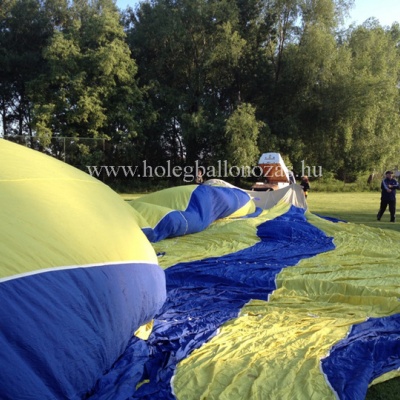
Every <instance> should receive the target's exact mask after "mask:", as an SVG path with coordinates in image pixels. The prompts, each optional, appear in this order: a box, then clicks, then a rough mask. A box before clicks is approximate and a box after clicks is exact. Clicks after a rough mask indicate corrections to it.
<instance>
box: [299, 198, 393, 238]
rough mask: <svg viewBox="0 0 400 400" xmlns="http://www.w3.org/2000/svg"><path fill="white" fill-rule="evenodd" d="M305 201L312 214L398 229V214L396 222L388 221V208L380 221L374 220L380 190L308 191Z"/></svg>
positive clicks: (376, 226) (382, 227) (375, 226)
mask: <svg viewBox="0 0 400 400" xmlns="http://www.w3.org/2000/svg"><path fill="white" fill-rule="evenodd" d="M307 201H308V207H309V210H310V211H311V212H312V213H314V214H319V215H324V216H330V217H335V218H339V219H343V220H345V221H347V222H353V223H356V224H364V225H367V226H370V227H372V228H381V229H391V230H396V231H400V216H399V218H398V222H396V223H391V222H389V220H390V214H389V209H387V210H386V212H385V214H384V215H383V217H382V218H381V220H380V221H377V220H376V214H377V213H378V210H379V203H380V192H362V193H324V192H314V193H312V192H310V194H309V196H308V199H307ZM399 215H400V214H399Z"/></svg>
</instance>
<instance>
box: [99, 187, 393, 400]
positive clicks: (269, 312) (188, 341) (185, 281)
mask: <svg viewBox="0 0 400 400" xmlns="http://www.w3.org/2000/svg"><path fill="white" fill-rule="evenodd" d="M293 190H294V191H296V190H297V189H296V188H293ZM397 236H399V235H397ZM397 236H396V237H395V238H392V237H389V236H387V235H386V234H385V233H384V232H383V231H380V230H375V229H372V228H367V227H363V226H356V225H353V224H347V223H346V224H343V223H333V222H331V221H328V220H325V219H321V218H319V217H316V216H314V215H312V214H311V213H309V212H306V213H305V212H304V209H300V208H297V207H293V206H292V207H290V206H289V205H288V204H287V203H278V204H277V205H276V206H275V207H273V208H272V209H269V210H265V211H263V213H262V214H261V215H259V216H257V217H254V218H249V219H234V220H227V219H224V220H218V221H215V222H214V223H213V224H212V225H211V226H209V227H208V228H207V229H206V230H204V231H202V232H199V233H196V234H193V235H186V236H182V237H174V238H170V239H167V240H162V241H159V242H157V243H154V248H155V250H156V252H157V253H158V254H159V262H160V265H161V266H163V267H164V268H165V272H166V280H167V290H168V296H167V301H166V303H165V304H164V306H163V308H162V310H161V311H160V312H159V313H158V314H157V316H156V318H155V321H154V329H153V332H152V334H151V335H150V337H149V339H148V340H147V341H146V342H144V341H141V340H139V339H137V338H133V339H132V340H131V342H130V344H129V345H128V354H129V357H130V358H129V360H130V361H129V363H128V362H127V361H126V360H124V357H122V358H121V359H120V360H119V363H118V364H117V365H116V366H115V369H114V370H113V371H112V372H110V373H109V374H108V375H105V376H104V377H103V379H102V380H100V381H99V382H98V387H97V388H96V389H97V390H96V393H95V394H94V395H93V397H92V398H93V399H103V398H108V396H110V395H111V393H115V390H116V389H115V388H116V387H117V388H123V395H122V394H121V395H120V396H119V395H116V396H115V397H113V398H115V399H127V398H130V399H135V398H137V399H174V398H178V399H185V400H186V399H200V398H206V399H229V400H231V399H252V398H254V399H277V400H280V399H293V398H296V399H307V400H308V399H311V398H316V399H320V398H326V399H329V398H330V399H334V398H335V397H337V398H340V399H360V400H361V399H364V398H365V393H366V391H367V388H368V384H370V383H373V382H375V381H374V379H375V378H376V377H377V376H381V377H382V379H385V376H387V377H390V376H391V377H392V376H394V375H395V374H396V369H397V368H399V366H400V365H399V354H400V353H399V351H398V350H399V349H398V345H399V340H398V338H399V327H398V316H399V312H400V307H399V304H400V303H399V301H398V297H399V272H398V267H397V265H396V259H397V258H398V256H399V255H400V254H398V252H396V251H395V253H393V251H394V249H395V247H394V243H395V242H396V241H398V240H399V239H400V237H397ZM332 239H334V240H332ZM333 242H334V243H335V245H336V247H335V246H334V244H333ZM382 242H383V243H387V245H388V246H387V248H386V246H382V244H381V243H382ZM371 317H373V319H372V318H371ZM371 321H373V322H371ZM383 327H384V328H383ZM353 332H356V333H353ZM373 348H376V349H377V350H378V351H375V354H374V352H373V351H372V352H371V349H373ZM367 355H368V357H367ZM133 360H135V361H134V362H133ZM366 360H368V362H366ZM128 364H129V366H128ZM364 365H365V369H364V368H361V367H360V366H363V367H364ZM360 369H361V371H360ZM389 370H391V371H392V373H393V374H392V375H390V376H389V375H385V374H386V373H387V371H389ZM128 383H129V384H128ZM121 390H122V389H121Z"/></svg>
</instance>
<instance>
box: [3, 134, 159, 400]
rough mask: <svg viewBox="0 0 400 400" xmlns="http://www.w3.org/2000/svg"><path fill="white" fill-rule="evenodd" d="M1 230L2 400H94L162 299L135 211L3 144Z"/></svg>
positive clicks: (81, 176) (55, 164) (82, 179)
mask: <svg viewBox="0 0 400 400" xmlns="http://www.w3.org/2000/svg"><path fill="white" fill-rule="evenodd" d="M0 221H1V223H0V304H1V307H0V360H1V362H0V377H1V385H0V398H1V399H12V400H16V399H22V398H23V399H41V400H45V399H62V398H68V399H77V398H83V397H85V396H88V395H89V394H90V392H91V390H92V388H93V387H94V385H95V383H96V381H97V380H98V379H99V378H100V377H101V376H102V375H103V374H104V373H105V372H106V371H108V370H109V369H110V368H111V367H112V365H113V364H114V363H115V361H116V360H117V359H118V357H119V356H120V355H121V354H122V353H123V352H124V350H125V348H126V346H127V343H128V341H129V340H130V338H131V337H132V335H133V334H134V332H135V331H136V329H137V328H139V326H141V325H142V324H145V323H147V322H149V321H150V320H151V319H152V318H153V316H154V315H155V313H156V312H157V311H158V310H159V308H160V307H161V306H162V304H163V302H164V300H165V296H166V289H165V275H164V271H163V270H162V269H161V268H160V267H159V266H158V263H157V257H156V254H155V252H154V250H153V248H152V246H151V244H150V243H149V242H148V240H147V238H146V237H145V235H144V234H143V233H142V231H141V229H140V228H139V227H138V225H137V223H136V219H135V213H134V210H133V209H132V208H131V207H130V206H129V205H128V204H126V203H125V202H124V201H123V200H122V199H121V198H120V196H118V195H117V194H116V193H114V192H113V191H112V190H111V189H110V188H108V187H107V186H106V185H104V184H103V183H101V182H99V181H98V180H96V179H94V178H92V177H90V176H89V175H87V174H85V173H84V172H81V171H79V170H77V169H75V168H73V167H71V166H68V165H66V164H64V163H62V162H60V161H57V160H55V159H53V158H52V157H49V156H46V155H44V154H41V153H39V152H36V151H33V150H30V149H28V148H25V147H23V146H19V145H16V144H13V143H11V142H8V141H5V140H3V139H1V140H0Z"/></svg>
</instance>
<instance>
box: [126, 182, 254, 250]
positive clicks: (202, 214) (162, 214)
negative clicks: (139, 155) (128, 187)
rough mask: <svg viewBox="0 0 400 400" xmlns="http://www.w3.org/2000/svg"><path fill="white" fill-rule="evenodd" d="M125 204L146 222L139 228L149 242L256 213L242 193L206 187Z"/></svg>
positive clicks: (162, 193) (176, 190)
mask: <svg viewBox="0 0 400 400" xmlns="http://www.w3.org/2000/svg"><path fill="white" fill-rule="evenodd" d="M174 196H175V197H174ZM128 203H129V204H130V205H131V206H132V207H133V208H134V209H135V210H136V211H137V212H138V213H140V215H141V216H142V218H143V219H144V220H145V221H147V224H146V225H144V226H141V228H142V230H143V232H144V233H145V235H146V236H147V238H148V239H149V240H150V241H151V242H158V241H160V240H162V239H166V238H171V237H177V236H183V235H188V234H191V233H196V232H201V231H203V230H204V229H206V228H207V227H208V226H209V225H210V224H211V223H213V222H214V221H216V220H219V219H221V218H226V217H230V218H236V217H242V216H246V215H249V214H254V213H256V206H255V204H254V202H253V201H252V200H251V198H250V196H249V195H248V194H247V193H246V192H244V191H243V190H240V189H236V188H226V187H212V186H207V185H200V186H198V185H189V186H180V187H176V188H170V189H165V190H161V191H160V192H156V193H152V194H149V195H146V196H142V197H140V198H138V199H136V200H131V201H129V202H128ZM259 211H260V212H261V209H259ZM255 215H256V214H255Z"/></svg>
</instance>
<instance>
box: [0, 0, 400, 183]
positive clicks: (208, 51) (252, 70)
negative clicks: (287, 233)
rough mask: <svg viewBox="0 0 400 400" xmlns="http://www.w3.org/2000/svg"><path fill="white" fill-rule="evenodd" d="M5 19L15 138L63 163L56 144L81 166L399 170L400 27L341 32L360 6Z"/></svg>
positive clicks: (151, 6)
mask: <svg viewBox="0 0 400 400" xmlns="http://www.w3.org/2000/svg"><path fill="white" fill-rule="evenodd" d="M0 4H1V6H0V116H1V117H0V119H1V128H0V132H2V134H3V135H4V136H6V137H8V136H15V135H22V136H26V137H28V138H34V139H35V140H34V141H31V142H29V143H31V145H32V147H36V148H39V149H42V150H45V151H47V152H49V153H51V154H53V155H58V156H59V157H60V158H64V159H65V154H63V148H62V147H60V146H59V145H58V147H57V145H56V144H55V143H56V142H55V141H54V138H70V141H71V142H73V143H75V145H76V146H75V149H76V151H77V154H75V155H74V157H73V159H74V163H75V164H77V165H88V164H89V165H90V164H94V163H95V164H97V165H98V164H99V163H103V164H104V165H141V163H143V160H146V163H147V165H152V166H157V165H165V164H166V163H167V162H169V163H170V165H172V166H180V167H184V166H188V165H194V163H195V161H196V160H199V162H198V163H199V165H204V166H213V165H214V166H215V165H216V164H217V163H218V160H227V162H228V165H230V166H232V165H236V166H241V165H243V166H252V165H255V164H256V163H257V160H258V157H259V156H260V154H261V153H263V152H266V151H276V152H280V153H281V154H282V155H283V156H284V158H285V160H290V163H291V164H292V165H293V167H294V169H295V171H299V172H300V167H301V166H302V165H304V164H306V165H310V166H320V167H322V171H326V172H329V173H330V174H332V175H333V176H335V178H337V179H340V180H343V181H346V182H352V181H355V179H356V177H357V176H358V175H359V174H360V173H367V172H372V171H373V170H374V169H376V170H381V169H383V168H385V166H386V165H395V163H396V161H397V156H398V151H399V147H398V146H399V137H400V128H399V126H400V125H399V118H400V114H399V111H400V110H399V105H400V101H399V100H400V98H399V86H398V84H399V76H400V46H399V43H400V26H399V24H398V23H394V24H393V25H392V26H391V27H384V26H381V25H380V24H379V21H377V20H376V19H374V18H371V19H369V20H367V21H365V22H364V23H363V24H362V25H359V26H350V27H345V26H344V24H343V21H344V17H345V16H346V15H347V13H348V11H349V9H350V7H351V6H352V0H152V1H144V2H141V3H139V5H138V6H137V8H136V9H135V10H133V9H131V8H127V9H126V10H119V9H118V8H117V7H116V5H115V4H114V2H113V1H112V0H0ZM88 137H89V138H93V139H96V140H97V139H104V141H105V144H104V145H102V150H101V151H103V153H101V151H100V153H99V151H98V145H97V144H96V146H97V147H96V151H93V152H91V149H90V146H88V144H87V143H88V142H87V141H83V140H81V139H82V138H88ZM64 140H65V139H64ZM96 143H97V142H96ZM99 154H102V155H101V156H99ZM302 162H303V163H302Z"/></svg>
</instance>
